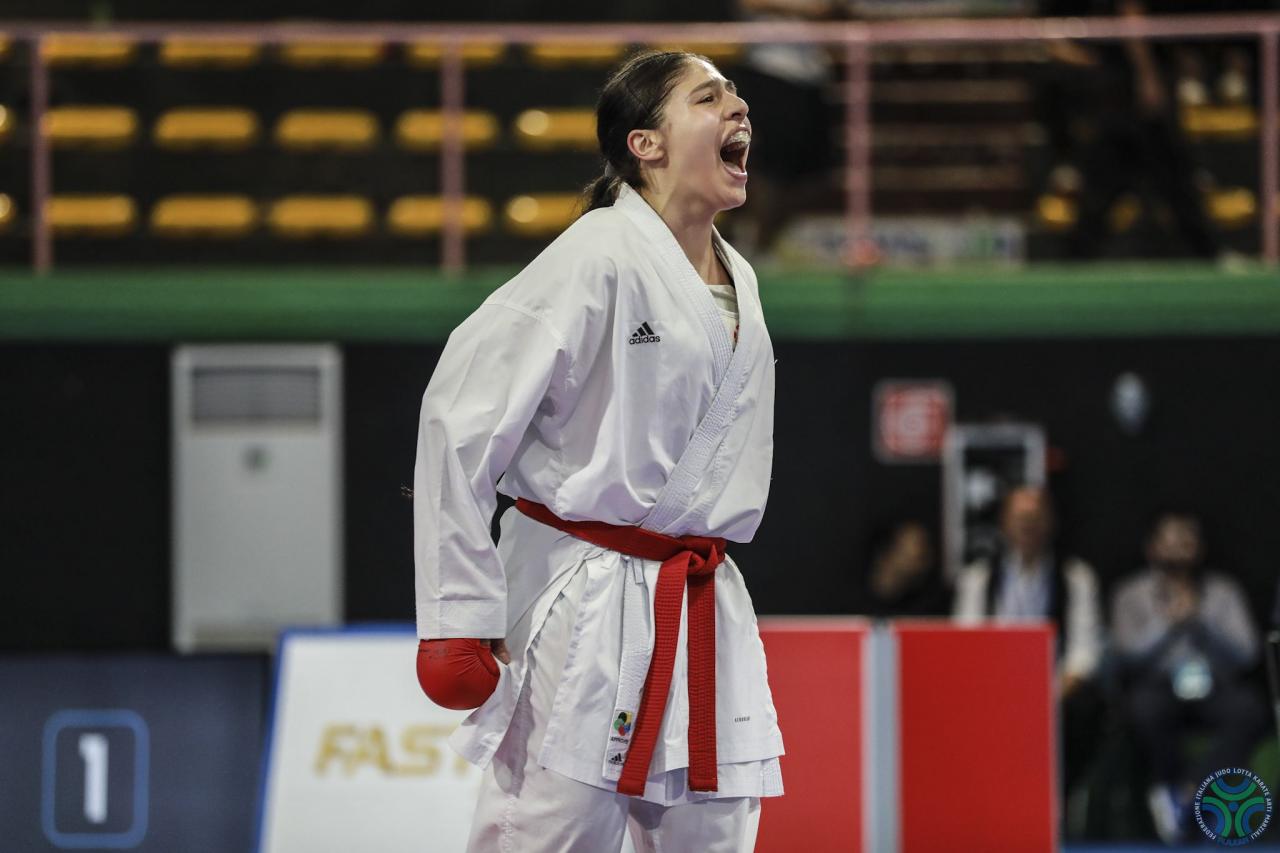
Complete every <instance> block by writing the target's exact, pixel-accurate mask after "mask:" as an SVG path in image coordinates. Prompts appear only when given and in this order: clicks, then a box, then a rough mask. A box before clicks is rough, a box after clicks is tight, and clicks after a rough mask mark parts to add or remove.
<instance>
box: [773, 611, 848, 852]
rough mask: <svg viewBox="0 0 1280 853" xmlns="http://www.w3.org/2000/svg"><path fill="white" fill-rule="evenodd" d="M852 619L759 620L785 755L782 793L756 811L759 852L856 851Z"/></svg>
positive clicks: (783, 759)
mask: <svg viewBox="0 0 1280 853" xmlns="http://www.w3.org/2000/svg"><path fill="white" fill-rule="evenodd" d="M868 633H869V626H868V625H867V623H866V622H865V621H864V620H861V619H849V618H815V619H803V618H763V619H761V620H760V637H761V639H762V640H763V641H764V648H765V654H766V655H767V658H768V663H769V687H770V689H771V690H772V691H773V704H774V707H776V708H777V711H778V722H779V725H780V726H781V728H782V739H783V743H784V745H785V746H786V750H787V754H786V755H784V756H783V757H782V762H781V763H782V784H783V786H784V787H785V789H786V795H785V796H782V797H768V798H766V799H765V800H764V801H763V803H762V806H761V813H760V834H759V837H758V839H757V842H756V850H757V851H758V853H795V851H797V850H803V851H805V853H824V851H828V850H829V851H841V853H861V851H862V850H863V826H862V824H863V814H862V772H863V769H862V727H863V720H864V718H865V709H864V706H863V696H862V671H863V650H864V648H865V644H866V639H867V634H868Z"/></svg>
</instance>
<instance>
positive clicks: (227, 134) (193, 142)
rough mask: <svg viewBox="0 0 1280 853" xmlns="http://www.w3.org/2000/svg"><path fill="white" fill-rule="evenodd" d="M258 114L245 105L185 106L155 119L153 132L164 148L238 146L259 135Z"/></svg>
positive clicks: (226, 147) (223, 147)
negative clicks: (244, 106)
mask: <svg viewBox="0 0 1280 853" xmlns="http://www.w3.org/2000/svg"><path fill="white" fill-rule="evenodd" d="M258 130H259V128H258V117H257V116H256V115H254V114H253V113H252V112H250V111H249V110H246V109H243V108H242V107H184V108H179V109H174V110H169V111H168V112H166V113H164V114H162V115H161V116H160V118H158V119H156V124H155V127H154V128H152V131H151V136H152V138H153V139H154V140H155V143H156V145H159V146H160V147H161V148H202V147H204V148H222V149H235V148H244V147H246V146H249V145H252V144H253V143H254V142H255V141H256V140H257V138H258Z"/></svg>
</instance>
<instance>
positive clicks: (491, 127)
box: [395, 110, 498, 151]
mask: <svg viewBox="0 0 1280 853" xmlns="http://www.w3.org/2000/svg"><path fill="white" fill-rule="evenodd" d="M395 136H396V143H397V144H398V145H399V146H400V147H401V148H407V149H409V150H411V151H434V150H436V149H438V148H439V147H440V142H441V140H442V139H443V138H444V113H442V112H441V111H439V110H405V111H404V112H403V113H401V114H400V117H399V118H398V119H397V120H396V131H395ZM497 138H498V119H497V118H496V117H495V116H494V115H493V113H488V112H484V111H481V110H467V111H466V112H465V113H463V116H462V144H463V145H464V146H465V147H467V148H486V147H488V146H490V145H492V144H493V143H494V141H495V140H497Z"/></svg>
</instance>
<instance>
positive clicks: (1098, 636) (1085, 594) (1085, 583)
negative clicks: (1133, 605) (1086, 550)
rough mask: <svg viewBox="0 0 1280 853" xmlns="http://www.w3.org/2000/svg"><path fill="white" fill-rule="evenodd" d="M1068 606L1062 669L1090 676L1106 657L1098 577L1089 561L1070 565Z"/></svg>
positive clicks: (1074, 562) (1067, 587) (1067, 567)
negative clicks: (1103, 643) (1103, 645)
mask: <svg viewBox="0 0 1280 853" xmlns="http://www.w3.org/2000/svg"><path fill="white" fill-rule="evenodd" d="M1065 571H1066V578H1065V580H1066V592H1067V602H1066V604H1067V606H1066V613H1065V616H1064V619H1063V621H1064V623H1065V624H1064V625H1063V626H1062V627H1063V633H1065V634H1066V636H1065V637H1063V648H1064V649H1065V653H1064V654H1063V657H1062V664H1061V667H1060V669H1061V670H1062V672H1063V673H1064V674H1065V673H1069V674H1072V675H1079V676H1083V677H1086V678H1088V677H1090V676H1092V675H1093V673H1094V672H1095V671H1096V670H1097V668H1098V662H1099V660H1101V658H1102V613H1101V604H1100V603H1099V601H1098V580H1097V576H1096V575H1095V574H1094V572H1093V569H1092V568H1090V567H1089V565H1088V564H1086V563H1084V562H1082V561H1079V560H1072V561H1071V562H1070V563H1068V564H1067V566H1066V569H1065Z"/></svg>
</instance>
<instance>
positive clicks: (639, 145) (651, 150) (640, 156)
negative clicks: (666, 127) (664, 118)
mask: <svg viewBox="0 0 1280 853" xmlns="http://www.w3.org/2000/svg"><path fill="white" fill-rule="evenodd" d="M627 148H628V150H630V151H631V154H632V156H633V157H635V158H636V159H637V160H639V161H640V162H641V163H649V164H653V163H655V162H657V161H658V160H661V159H662V158H663V157H665V156H666V154H667V149H666V141H665V140H664V139H663V138H662V131H660V130H633V131H631V132H630V133H628V134H627Z"/></svg>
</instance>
